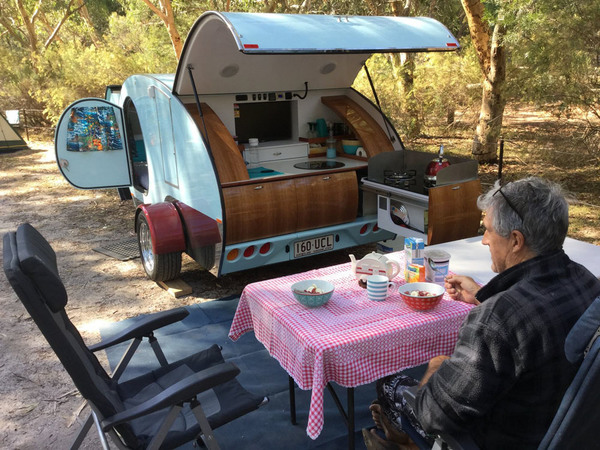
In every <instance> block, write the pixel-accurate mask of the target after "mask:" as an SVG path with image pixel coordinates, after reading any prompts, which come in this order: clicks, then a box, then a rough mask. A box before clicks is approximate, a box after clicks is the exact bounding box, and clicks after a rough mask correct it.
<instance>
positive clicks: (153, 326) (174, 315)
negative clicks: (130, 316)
mask: <svg viewBox="0 0 600 450" xmlns="http://www.w3.org/2000/svg"><path fill="white" fill-rule="evenodd" d="M188 314H189V311H188V310H187V309H185V308H175V309H171V310H169V311H161V312H158V313H154V314H148V315H147V316H144V317H143V318H142V319H140V320H139V321H138V322H136V323H134V324H133V325H131V326H130V327H127V328H126V329H124V330H123V331H121V332H119V333H117V334H115V335H114V336H111V337H109V338H107V339H104V340H102V341H100V342H98V343H97V344H93V345H90V346H88V349H89V350H90V351H92V352H97V351H98V350H104V349H105V348H108V347H112V346H113V345H116V344H120V343H121V342H125V341H128V340H130V339H133V338H141V337H144V336H148V335H149V334H150V333H151V332H152V331H154V330H157V329H159V328H162V327H164V326H166V325H170V324H172V323H175V322H180V321H181V320H183V319H185V318H186V317H187V315H188Z"/></svg>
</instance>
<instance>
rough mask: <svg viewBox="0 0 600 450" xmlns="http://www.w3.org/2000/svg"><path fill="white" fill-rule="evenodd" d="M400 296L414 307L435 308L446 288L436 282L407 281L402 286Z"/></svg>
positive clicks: (422, 309) (419, 309) (422, 308)
mask: <svg viewBox="0 0 600 450" xmlns="http://www.w3.org/2000/svg"><path fill="white" fill-rule="evenodd" d="M399 292H400V297H402V300H404V302H405V303H406V304H407V305H408V306H409V307H410V308H412V309H415V310H417V311H427V310H430V309H433V308H435V307H436V306H437V305H438V303H439V302H440V300H441V299H442V296H443V295H444V292H446V290H445V289H444V287H443V286H440V285H439V284H435V283H427V282H419V283H407V284H404V285H402V286H400V290H399ZM412 292H417V293H418V292H427V293H430V294H433V295H412Z"/></svg>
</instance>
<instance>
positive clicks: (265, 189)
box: [223, 180, 297, 244]
mask: <svg viewBox="0 0 600 450" xmlns="http://www.w3.org/2000/svg"><path fill="white" fill-rule="evenodd" d="M223 199H224V201H225V239H226V240H227V244H235V243H238V242H246V241H251V240H254V239H262V238H266V237H269V236H277V235H280V234H287V233H293V232H294V231H296V224H297V207H296V192H295V186H294V181H293V180H286V181H276V182H269V183H256V184H250V185H246V186H237V187H227V188H223Z"/></svg>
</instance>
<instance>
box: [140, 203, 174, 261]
mask: <svg viewBox="0 0 600 450" xmlns="http://www.w3.org/2000/svg"><path fill="white" fill-rule="evenodd" d="M138 214H144V216H146V220H147V221H148V227H149V228H150V237H151V238H152V249H153V251H154V253H155V254H157V255H162V254H164V253H172V252H183V251H185V235H184V234H183V224H182V223H181V218H180V217H179V212H177V208H176V207H175V205H173V204H172V203H169V202H164V203H155V204H153V205H140V206H139V207H138V211H137V213H136V219H137V215H138ZM136 222H137V221H136Z"/></svg>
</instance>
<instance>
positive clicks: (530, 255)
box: [364, 177, 600, 449]
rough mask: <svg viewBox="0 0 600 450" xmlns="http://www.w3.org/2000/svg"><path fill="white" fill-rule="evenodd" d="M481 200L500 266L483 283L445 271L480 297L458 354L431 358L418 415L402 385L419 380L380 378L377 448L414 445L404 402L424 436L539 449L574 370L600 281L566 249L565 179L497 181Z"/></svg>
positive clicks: (463, 292) (370, 437)
mask: <svg viewBox="0 0 600 450" xmlns="http://www.w3.org/2000/svg"><path fill="white" fill-rule="evenodd" d="M478 206H479V208H480V209H481V210H482V211H483V212H484V214H485V215H484V219H483V225H484V226H485V233H484V235H483V240H482V243H483V244H484V245H487V246H489V249H490V254H491V257H492V270H493V271H494V272H497V273H498V275H496V276H495V277H494V278H493V279H492V280H490V282H489V283H488V284H487V285H485V286H483V287H481V288H480V287H479V285H478V284H477V283H475V281H474V280H473V279H471V278H469V277H465V276H458V275H454V276H449V277H448V278H447V279H446V289H447V291H448V293H449V294H450V296H451V297H452V298H454V299H455V300H459V301H464V302H468V303H473V304H476V305H478V306H477V307H475V308H473V309H472V310H471V312H470V313H469V315H468V316H467V318H466V319H465V321H464V323H463V325H462V326H461V329H460V332H459V338H458V342H457V344H456V347H455V349H454V352H453V353H452V355H451V356H439V357H436V358H434V359H432V360H431V361H430V363H429V365H428V368H427V371H426V373H425V375H424V376H423V379H422V380H421V382H420V387H419V390H418V393H417V404H416V409H415V411H414V415H413V414H412V413H413V412H412V411H410V407H408V406H407V405H406V404H404V403H403V399H402V398H401V393H402V391H403V390H404V389H406V386H407V385H415V384H416V383H417V382H416V381H414V380H412V379H410V378H409V377H407V376H405V375H401V374H399V375H394V376H391V377H387V378H385V379H383V380H380V382H379V383H378V386H377V391H378V400H376V401H375V402H374V404H373V405H372V406H371V411H372V414H373V419H374V420H375V423H376V425H378V427H379V428H383V430H384V431H385V434H386V437H387V440H384V439H382V438H380V437H379V436H378V435H377V434H376V433H374V432H373V431H374V430H372V432H370V433H369V432H365V433H364V435H365V442H366V443H367V447H368V448H370V449H372V448H411V447H413V446H414V444H413V443H412V442H411V441H410V440H409V439H408V438H407V436H406V435H405V434H404V433H402V432H401V431H399V427H398V417H399V414H400V411H402V412H403V413H406V414H408V416H409V417H410V418H411V422H413V424H414V425H415V426H416V427H417V428H418V429H420V432H422V434H423V435H424V436H425V437H428V433H436V432H439V431H442V430H443V431H445V432H447V433H453V432H468V433H469V434H470V435H471V436H472V437H473V439H474V440H475V441H476V443H477V444H478V445H479V446H480V447H482V448H498V449H507V448H518V449H524V448H537V446H538V444H539V442H540V441H541V440H542V438H543V436H544V434H545V432H546V430H547V429H548V427H549V425H550V422H551V421H552V418H553V416H554V414H555V413H556V410H557V409H558V405H559V403H560V401H561V398H562V396H563V394H564V392H565V390H566V389H567V387H568V385H569V383H570V382H571V380H572V379H573V377H574V375H575V372H576V370H577V367H575V366H573V365H571V364H570V363H569V362H568V361H567V360H566V358H565V355H564V343H565V338H566V336H567V334H568V332H569V330H570V329H571V327H572V326H573V325H574V324H575V322H576V321H577V319H578V318H579V317H580V316H581V314H582V313H583V312H584V311H585V310H586V308H587V307H588V306H589V305H590V304H591V302H592V301H593V300H594V299H595V298H596V297H597V296H598V295H600V281H599V280H598V279H597V278H595V277H594V275H592V274H591V273H590V272H589V271H588V270H587V269H585V268H584V267H583V266H581V265H579V264H577V263H575V262H573V261H571V260H570V259H569V257H568V256H567V255H566V254H565V253H564V251H563V250H562V245H563V242H564V239H565V236H566V234H567V228H568V205H567V201H566V200H565V197H564V195H563V193H562V191H561V189H560V187H559V186H558V185H556V184H553V183H550V182H547V181H544V180H542V179H539V178H533V177H531V178H526V179H523V180H519V181H515V182H512V183H508V184H507V185H505V186H503V187H500V184H499V183H496V185H495V186H494V187H493V188H492V189H491V190H490V191H489V192H487V193H486V194H484V195H482V196H480V198H479V199H478Z"/></svg>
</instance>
